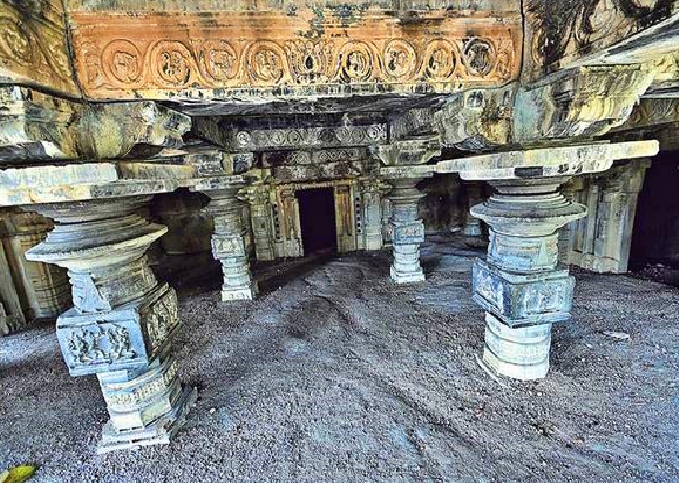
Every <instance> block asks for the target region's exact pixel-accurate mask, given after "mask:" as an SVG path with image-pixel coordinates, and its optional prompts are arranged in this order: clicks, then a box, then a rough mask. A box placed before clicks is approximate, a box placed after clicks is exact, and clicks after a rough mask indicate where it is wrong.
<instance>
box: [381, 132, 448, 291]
mask: <svg viewBox="0 0 679 483" xmlns="http://www.w3.org/2000/svg"><path fill="white" fill-rule="evenodd" d="M377 154H378V156H379V157H380V159H381V161H382V163H383V164H385V165H386V166H388V168H383V169H381V170H380V176H381V177H382V179H384V180H385V181H387V182H388V183H389V184H390V185H391V186H392V190H391V191H390V193H389V194H388V197H389V200H390V201H391V208H392V216H391V222H390V225H389V231H390V232H391V233H390V234H391V237H390V238H391V241H392V244H393V247H394V249H393V253H394V260H393V262H392V265H391V268H390V274H391V279H392V280H393V281H394V282H396V283H398V284H403V283H411V282H421V281H423V280H424V272H423V271H422V266H421V265H420V245H421V244H422V243H423V242H424V223H423V222H422V220H421V219H419V218H418V216H417V202H418V201H419V200H420V199H421V198H423V197H424V196H425V194H424V193H423V192H421V191H419V190H418V189H417V188H416V187H415V185H416V184H417V183H418V182H419V181H420V180H422V179H423V178H425V177H427V176H430V175H431V174H429V172H428V169H427V167H426V166H422V165H424V164H426V163H427V161H429V160H430V159H431V158H433V157H434V156H438V155H440V154H441V146H440V142H439V140H438V138H437V137H430V136H427V137H421V138H415V139H409V140H399V141H394V142H393V143H392V144H389V145H386V146H378V147H377Z"/></svg>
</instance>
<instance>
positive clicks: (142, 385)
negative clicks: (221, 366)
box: [26, 197, 195, 453]
mask: <svg viewBox="0 0 679 483" xmlns="http://www.w3.org/2000/svg"><path fill="white" fill-rule="evenodd" d="M147 201H148V198H147V197H128V198H119V199H109V200H90V201H81V202H65V203H54V204H49V205H34V206H33V208H34V209H35V210H36V211H38V212H39V213H41V214H43V215H45V216H47V217H49V218H53V219H54V220H55V228H54V230H53V231H52V232H50V233H49V234H48V235H47V238H46V239H45V241H43V242H42V243H40V244H39V245H38V246H36V247H34V248H32V249H30V250H29V251H28V252H27V253H26V257H27V258H28V259H30V260H34V261H42V262H49V263H54V264H56V265H59V266H62V267H66V268H68V274H69V277H70V280H71V287H72V291H73V303H74V305H75V307H73V308H72V309H70V310H67V311H66V312H65V313H64V314H62V315H61V316H60V317H59V318H58V319H57V337H58V338H59V343H60V345H61V351H62V354H63V356H64V359H65V361H66V364H67V365H68V368H69V371H70V373H71V375H73V376H80V375H87V374H97V376H98V377H99V382H100V384H101V388H102V392H103V393H104V398H105V400H106V402H107V405H108V409H109V415H110V421H109V422H108V423H107V424H106V426H105V427H104V429H103V432H102V438H101V442H100V445H99V449H98V451H99V452H100V453H101V452H106V451H111V450H116V449H123V448H132V447H138V446H143V445H152V444H163V443H167V442H168V440H169V438H170V436H171V435H172V434H173V433H174V432H175V431H176V430H177V429H178V427H179V425H180V424H181V422H182V421H183V419H184V417H185V415H186V413H187V412H188V407H189V405H190V404H191V402H192V400H193V399H194V398H195V390H190V389H186V390H184V391H182V390H181V387H180V383H179V381H178V380H177V372H176V362H174V360H173V358H172V355H171V352H172V339H173V336H174V334H175V333H176V331H177V328H178V327H179V325H180V320H179V317H178V313H177V296H176V293H175V291H174V290H173V289H172V288H170V287H169V286H168V285H167V284H166V283H163V284H161V283H158V281H157V280H156V278H155V276H154V275H153V272H152V271H151V269H150V268H149V266H148V261H147V258H146V255H145V252H146V250H147V249H148V247H149V246H150V245H151V243H153V241H155V240H156V239H158V238H159V237H161V236H162V235H163V234H164V233H165V232H166V231H167V228H165V227H164V226H162V225H157V224H154V223H149V222H147V221H146V220H145V219H143V218H141V217H140V216H138V215H137V214H136V211H137V210H138V209H139V208H140V206H141V205H142V204H143V203H145V202H147Z"/></svg>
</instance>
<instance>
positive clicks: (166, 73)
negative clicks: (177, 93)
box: [151, 41, 192, 86]
mask: <svg viewBox="0 0 679 483" xmlns="http://www.w3.org/2000/svg"><path fill="white" fill-rule="evenodd" d="M191 64H192V63H191V52H189V49H187V48H186V46H185V45H184V44H182V43H181V42H169V41H161V42H158V44H156V47H155V48H154V50H153V53H152V55H151V67H152V69H153V71H154V73H155V74H156V77H157V78H158V80H159V81H160V82H161V84H166V85H171V86H182V85H184V84H186V83H188V82H189V79H190V78H191V67H192V65H191Z"/></svg>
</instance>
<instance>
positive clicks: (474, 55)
mask: <svg viewBox="0 0 679 483" xmlns="http://www.w3.org/2000/svg"><path fill="white" fill-rule="evenodd" d="M464 61H465V64H466V66H467V71H469V74H470V75H473V76H477V77H485V76H487V75H488V74H489V73H490V71H491V70H492V69H493V66H494V65H495V49H494V48H493V45H492V44H491V43H490V42H488V41H486V40H480V39H474V40H472V41H471V42H469V43H468V44H467V45H466V46H465V48H464Z"/></svg>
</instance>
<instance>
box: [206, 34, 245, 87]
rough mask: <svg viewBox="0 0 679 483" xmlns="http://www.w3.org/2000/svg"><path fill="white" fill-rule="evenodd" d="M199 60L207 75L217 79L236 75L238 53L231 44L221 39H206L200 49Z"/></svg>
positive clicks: (225, 78)
mask: <svg viewBox="0 0 679 483" xmlns="http://www.w3.org/2000/svg"><path fill="white" fill-rule="evenodd" d="M201 60H202V62H203V66H204V67H205V72H206V74H207V76H208V77H211V78H213V79H214V80H217V81H224V80H227V79H233V78H234V77H236V75H238V55H236V51H235V50H234V49H233V47H231V44H229V43H228V42H225V41H223V40H208V41H207V42H205V43H204V44H203V48H202V49H201Z"/></svg>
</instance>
